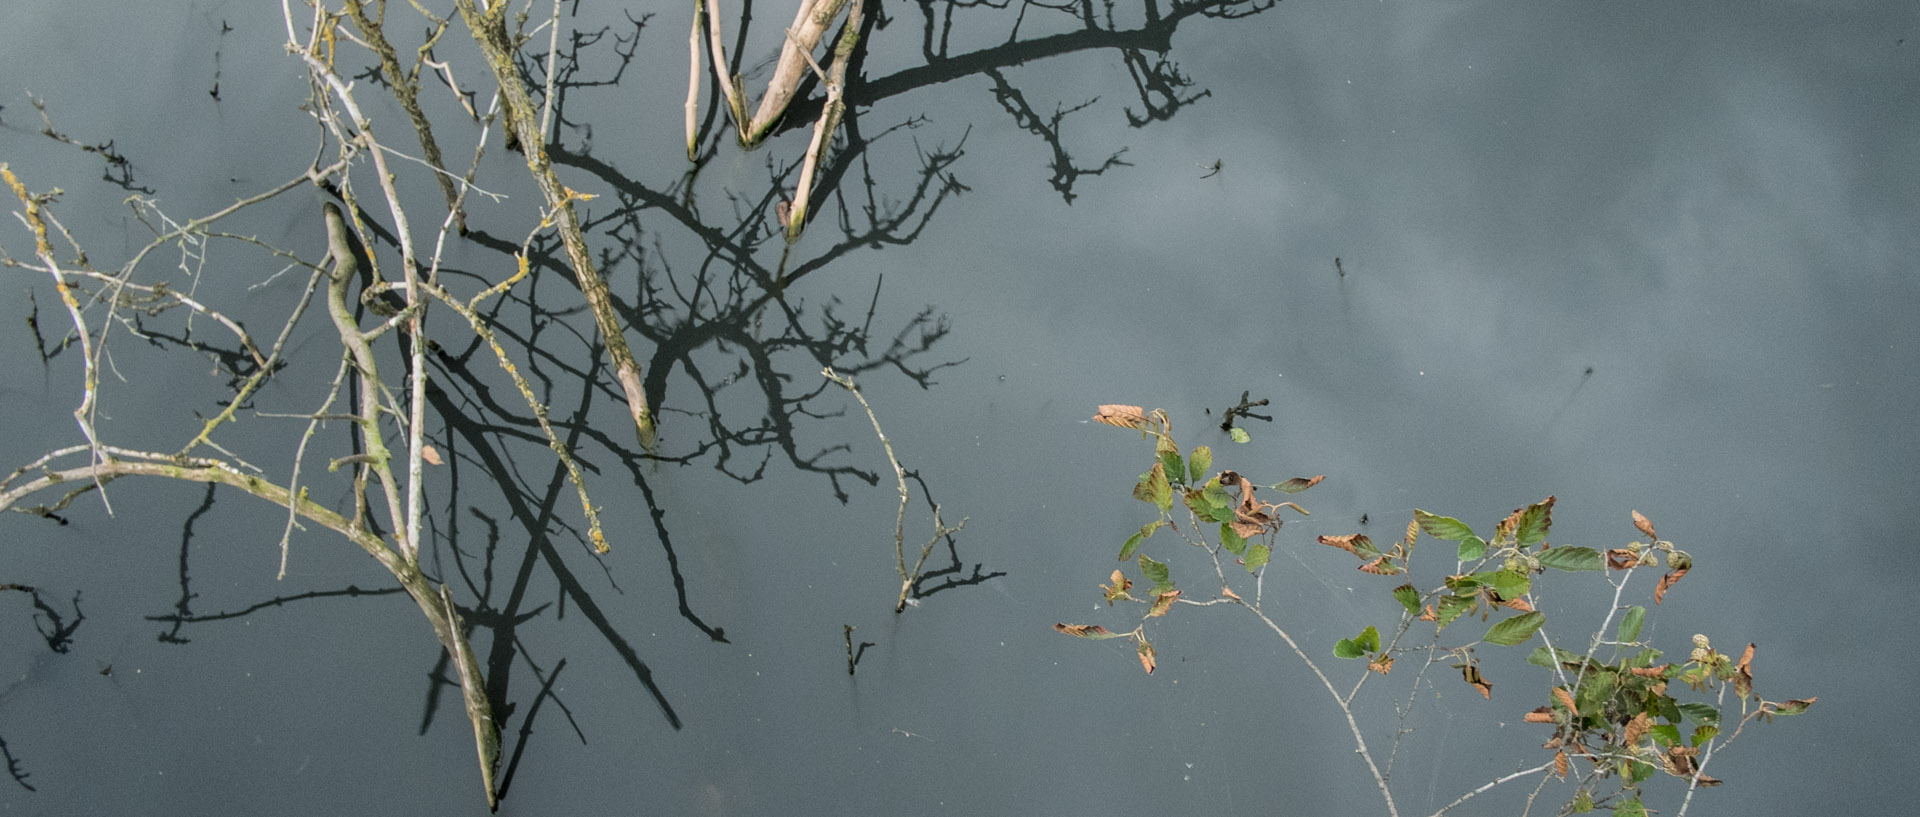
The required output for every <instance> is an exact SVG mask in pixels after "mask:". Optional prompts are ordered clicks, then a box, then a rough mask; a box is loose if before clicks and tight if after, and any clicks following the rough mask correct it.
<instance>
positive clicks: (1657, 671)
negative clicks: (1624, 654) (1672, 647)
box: [1627, 664, 1671, 678]
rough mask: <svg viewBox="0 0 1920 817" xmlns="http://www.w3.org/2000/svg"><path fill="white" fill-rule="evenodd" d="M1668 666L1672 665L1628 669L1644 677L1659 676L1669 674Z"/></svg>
mask: <svg viewBox="0 0 1920 817" xmlns="http://www.w3.org/2000/svg"><path fill="white" fill-rule="evenodd" d="M1668 666H1671V665H1669V664H1661V665H1659V666H1657V667H1634V668H1633V669H1630V670H1627V671H1628V672H1631V673H1633V674H1635V675H1638V676H1640V677H1642V678H1659V677H1662V676H1664V675H1666V674H1667V667H1668Z"/></svg>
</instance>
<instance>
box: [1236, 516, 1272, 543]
mask: <svg viewBox="0 0 1920 817" xmlns="http://www.w3.org/2000/svg"><path fill="white" fill-rule="evenodd" d="M1272 523H1273V518H1272V517H1270V516H1267V515H1266V514H1260V516H1259V517H1257V518H1256V517H1251V516H1245V515H1240V516H1235V517H1234V520H1233V524H1232V527H1233V532H1234V533H1235V534H1237V535H1239V537H1240V538H1242V539H1252V538H1254V537H1257V536H1259V535H1261V534H1263V533H1266V532H1267V526H1268V525H1270V524H1272Z"/></svg>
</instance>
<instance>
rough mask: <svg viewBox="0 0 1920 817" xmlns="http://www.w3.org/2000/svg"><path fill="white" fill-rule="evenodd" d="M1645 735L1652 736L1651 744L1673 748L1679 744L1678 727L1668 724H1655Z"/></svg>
mask: <svg viewBox="0 0 1920 817" xmlns="http://www.w3.org/2000/svg"><path fill="white" fill-rule="evenodd" d="M1647 734H1649V735H1652V736H1653V742H1654V743H1658V744H1660V745H1661V746H1675V745H1678V744H1679V743H1680V727H1678V726H1674V725H1673V724H1670V723H1661V724H1655V725H1654V726H1652V727H1650V728H1648V729H1647Z"/></svg>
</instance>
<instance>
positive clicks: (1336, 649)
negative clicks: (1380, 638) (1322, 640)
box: [1333, 638, 1367, 659]
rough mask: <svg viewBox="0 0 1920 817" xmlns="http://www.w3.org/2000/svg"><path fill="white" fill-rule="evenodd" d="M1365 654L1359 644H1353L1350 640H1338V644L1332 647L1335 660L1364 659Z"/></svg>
mask: <svg viewBox="0 0 1920 817" xmlns="http://www.w3.org/2000/svg"><path fill="white" fill-rule="evenodd" d="M1366 654H1367V651H1366V650H1364V649H1361V648H1360V645H1359V644H1355V643H1353V639H1351V638H1342V639H1340V643H1338V644H1335V645H1333V656H1334V657H1335V658H1349V659H1351V658H1364V657H1366Z"/></svg>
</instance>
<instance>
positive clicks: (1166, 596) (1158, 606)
mask: <svg viewBox="0 0 1920 817" xmlns="http://www.w3.org/2000/svg"><path fill="white" fill-rule="evenodd" d="M1177 598H1180V591H1178V590H1168V591H1167V592H1165V593H1161V594H1160V595H1158V596H1154V597H1153V606H1152V607H1150V608H1148V609H1147V616H1148V617H1149V618H1158V617H1160V616H1164V615H1166V614H1167V610H1169V609H1171V608H1172V607H1173V600H1174V599H1177Z"/></svg>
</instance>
